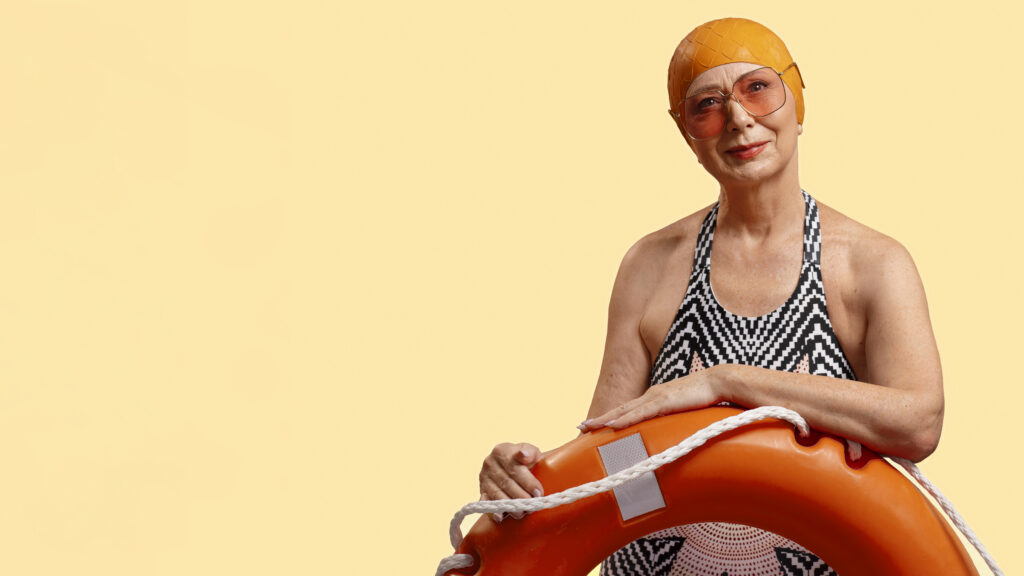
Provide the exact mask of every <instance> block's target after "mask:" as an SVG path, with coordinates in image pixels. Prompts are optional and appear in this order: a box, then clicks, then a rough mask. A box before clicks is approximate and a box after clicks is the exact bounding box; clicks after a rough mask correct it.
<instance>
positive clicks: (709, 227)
mask: <svg viewBox="0 0 1024 576" xmlns="http://www.w3.org/2000/svg"><path fill="white" fill-rule="evenodd" d="M800 192H801V193H802V194H803V195H804V264H812V265H814V266H820V265H821V221H820V220H819V219H818V203H817V202H815V201H814V198H811V195H810V194H808V193H807V192H805V191H803V190H801V191H800ZM717 222H718V203H715V206H714V207H713V208H712V209H711V211H710V212H708V215H707V216H705V217H704V222H703V223H701V225H700V233H699V234H698V235H697V248H696V250H695V251H694V253H693V272H692V273H691V275H693V274H697V273H698V272H700V271H703V270H706V269H707V268H709V267H710V266H711V243H712V241H713V240H714V239H715V224H716V223H717Z"/></svg>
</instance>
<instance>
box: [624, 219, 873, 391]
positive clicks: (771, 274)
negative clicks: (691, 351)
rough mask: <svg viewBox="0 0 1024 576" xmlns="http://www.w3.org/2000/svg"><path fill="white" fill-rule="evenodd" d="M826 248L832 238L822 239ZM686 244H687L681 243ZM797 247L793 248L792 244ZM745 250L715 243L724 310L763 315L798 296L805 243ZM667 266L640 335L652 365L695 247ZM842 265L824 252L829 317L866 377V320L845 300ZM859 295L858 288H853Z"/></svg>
mask: <svg viewBox="0 0 1024 576" xmlns="http://www.w3.org/2000/svg"><path fill="white" fill-rule="evenodd" d="M823 241H824V243H826V244H827V238H823ZM681 244H682V243H681ZM790 244H792V243H790ZM765 248H766V249H763V250H750V249H740V247H738V246H733V245H730V243H729V242H728V241H723V242H719V241H718V240H717V239H716V242H715V244H714V246H713V248H712V253H711V266H710V286H711V289H712V295H711V297H713V298H714V300H715V301H716V302H717V303H718V304H719V305H720V306H721V307H722V308H724V309H725V310H727V311H729V312H730V313H732V314H735V315H738V316H748V317H756V316H764V315H766V314H769V313H771V312H772V311H774V310H776V309H778V308H780V307H782V306H783V305H784V304H785V303H786V302H787V300H789V299H790V298H791V297H794V291H796V290H797V288H798V285H799V284H800V282H801V268H802V264H803V254H802V251H801V248H800V239H799V238H797V239H796V244H795V246H792V245H791V246H789V247H783V246H778V247H774V246H773V247H765ZM674 252H675V253H674V254H673V255H672V257H671V261H668V262H666V263H665V266H664V273H663V274H662V276H661V278H660V279H659V281H658V282H657V283H656V284H655V285H653V286H651V287H650V290H651V292H650V295H649V298H648V300H647V304H646V307H645V310H644V314H643V316H642V320H641V323H640V327H639V331H640V334H641V338H642V339H643V342H644V346H645V348H646V350H647V353H648V357H649V358H650V361H651V362H652V364H653V362H654V360H655V359H656V357H657V356H658V353H659V351H660V350H661V348H662V345H663V344H664V342H665V338H666V336H667V334H668V332H669V330H670V328H671V326H672V323H673V321H674V320H675V318H676V314H677V312H678V311H679V307H680V304H681V303H682V301H683V297H684V294H685V293H686V290H687V287H688V284H689V279H690V276H691V272H692V266H693V255H694V246H693V245H690V246H683V245H680V246H678V247H677V249H676V250H675V251H674ZM843 269H844V268H843V261H842V258H841V257H837V255H836V254H835V253H828V252H826V251H825V249H823V251H822V263H821V280H822V284H823V287H824V292H825V298H826V302H827V314H828V317H829V320H830V322H831V325H832V329H833V331H834V332H835V334H836V338H837V339H838V341H839V343H840V345H841V346H842V349H843V351H844V352H845V354H846V356H847V358H848V359H849V361H850V364H851V366H852V368H853V369H854V371H855V372H856V373H858V374H863V373H864V370H865V368H866V365H865V360H864V333H865V331H866V321H865V319H864V318H863V317H861V316H862V315H858V314H857V313H856V312H855V308H854V307H851V306H848V305H847V301H846V300H845V299H844V298H843V296H844V290H845V289H849V288H850V287H849V286H844V283H848V282H850V279H848V278H845V277H844V274H843ZM854 291H855V287H854Z"/></svg>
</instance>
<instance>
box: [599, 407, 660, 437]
mask: <svg viewBox="0 0 1024 576" xmlns="http://www.w3.org/2000/svg"><path fill="white" fill-rule="evenodd" d="M660 415H661V404H660V403H659V402H653V401H652V402H645V403H643V404H640V405H639V406H636V407H634V408H633V409H632V410H630V411H628V412H626V413H625V414H623V415H621V416H619V417H618V418H616V419H615V421H614V422H609V423H608V427H609V428H614V429H616V430H621V429H623V428H626V427H629V426H632V425H633V424H636V423H637V422H643V421H644V420H650V419H651V418H655V417H657V416H660Z"/></svg>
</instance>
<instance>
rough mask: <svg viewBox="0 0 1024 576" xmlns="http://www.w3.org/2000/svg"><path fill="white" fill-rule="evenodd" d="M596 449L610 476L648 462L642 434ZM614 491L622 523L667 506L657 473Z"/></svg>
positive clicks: (632, 481)
mask: <svg viewBox="0 0 1024 576" xmlns="http://www.w3.org/2000/svg"><path fill="white" fill-rule="evenodd" d="M597 450H598V452H600V453H601V460H602V461H603V462H604V469H605V473H606V474H607V475H609V476H611V475H612V474H615V473H616V472H621V471H622V470H625V469H626V468H629V467H630V466H632V465H633V464H636V463H637V462H642V461H644V460H646V459H647V448H646V447H645V446H644V440H643V438H641V437H640V434H639V433H636V434H633V435H632V436H626V437H625V438H622V439H620V440H616V441H615V442H612V443H610V444H605V445H604V446H600V447H598V449H597ZM613 492H614V493H615V501H616V502H618V504H619V513H621V514H622V520H623V521H626V520H629V519H630V518H636V517H637V516H640V515H642V514H647V513H648V512H651V511H653V510H657V509H659V508H664V507H665V498H664V497H663V496H662V495H661V486H658V479H657V478H655V476H654V472H646V473H644V474H643V475H642V476H638V477H636V478H634V479H632V480H630V481H629V482H626V483H625V484H623V485H622V486H619V487H618V488H615V489H613Z"/></svg>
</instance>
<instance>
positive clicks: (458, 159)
mask: <svg viewBox="0 0 1024 576" xmlns="http://www.w3.org/2000/svg"><path fill="white" fill-rule="evenodd" d="M967 5H969V6H971V7H972V8H966V7H961V8H955V9H948V10H947V9H941V8H937V7H935V5H934V4H931V3H924V2H921V3H916V4H915V5H913V6H906V7H905V6H904V3H898V2H893V1H891V0H888V1H878V2H861V3H856V4H854V3H851V4H847V5H843V6H838V5H834V4H833V3H827V2H822V3H815V4H811V3H807V4H806V5H805V6H802V7H799V8H798V7H797V6H796V5H795V4H789V3H781V2H763V1H761V2H752V1H750V2H748V1H732V2H728V3H717V4H716V3H711V4H708V3H693V2H682V1H679V2H651V3H637V4H635V5H627V4H626V3H624V2H622V3H607V2H570V3H560V2H554V3H549V2H526V3H522V2H520V3H508V2H503V3H490V2H469V1H466V2H443V3H428V2H414V1H411V0H405V1H402V2H382V3H375V4H370V3H367V4H359V5H350V4H346V3H337V2H314V1H291V2H284V1H280V2H276V3H268V2H242V1H236V2H227V1H221V0H216V1H189V2H183V1H174V2H171V1H168V2H131V1H121V2H112V1H95V2H91V1H70V0H53V1H16V0H6V1H5V2H4V3H3V4H2V6H0V270H2V282H0V573H2V574H11V575H37V574H38V575H43V574H45V575H57V574H61V575H63V574H104V575H176V576H177V575H181V574H204V575H205V574H211V575H212V574H217V575H219V574H248V575H263V574H266V575H271V574H275V575H276V574H325V575H326V574H357V573H358V574H371V573H372V574H410V575H411V574H430V573H432V572H433V570H434V568H435V566H436V563H437V561H438V560H439V559H440V557H442V556H443V555H446V554H448V553H449V552H450V549H449V546H448V538H447V526H448V520H449V519H450V517H451V515H452V513H454V511H455V510H456V509H457V508H458V507H459V506H461V505H462V504H463V503H465V502H467V501H469V500H471V499H474V498H475V496H476V494H477V491H476V483H475V480H476V473H477V470H478V467H479V461H480V460H481V458H482V457H483V456H484V454H486V452H487V451H488V450H489V448H490V446H491V445H493V444H494V443H496V442H499V441H502V440H531V441H533V442H535V443H537V444H539V445H540V446H542V447H544V448H551V447H554V446H557V445H559V444H561V443H563V442H565V441H567V440H569V439H570V438H572V437H573V436H574V435H575V429H574V426H575V425H576V423H578V422H579V420H580V419H581V418H582V417H583V415H584V413H585V411H586V408H587V405H588V403H589V399H590V395H591V391H592V388H593V384H594V381H595V378H596V374H597V371H598V367H599V362H600V357H601V351H602V345H603V339H604V324H605V312H606V306H607V300H608V296H609V293H610V288H611V283H612V279H613V277H614V274H615V271H616V269H617V266H618V263H619V260H620V258H621V257H622V254H623V253H624V252H625V251H626V249H627V248H628V247H629V246H630V245H631V244H632V243H633V242H634V241H635V240H636V239H637V238H639V237H640V236H641V235H643V234H644V233H646V232H649V231H651V230H654V229H656V228H659V227H661V226H663V225H665V224H667V223H669V222H671V221H673V220H675V219H677V218H679V217H682V216H684V215H686V214H689V213H690V212H692V211H694V210H696V209H698V208H699V207H701V206H703V205H706V204H709V203H711V202H712V201H714V199H715V198H716V187H715V184H714V182H713V181H712V180H711V179H710V178H709V177H708V176H706V175H705V174H704V173H703V172H702V171H701V170H700V168H699V166H698V165H697V164H696V163H695V162H694V159H693V157H692V155H691V154H690V152H689V150H688V149H687V148H686V146H685V144H684V143H683V141H682V139H681V138H680V137H679V135H678V134H677V133H676V131H675V128H674V126H673V125H672V123H671V122H670V120H669V118H668V116H667V114H666V113H665V109H666V102H665V91H664V77H665V70H666V65H667V62H668V58H669V56H670V54H671V52H672V50H673V48H674V47H675V45H676V43H677V42H678V41H679V39H680V38H681V37H682V36H683V35H684V34H685V33H686V32H687V31H688V30H689V29H690V28H692V27H693V26H694V25H696V24H698V23H700V22H703V21H705V20H708V19H710V18H714V17H719V16H725V15H744V16H748V17H752V18H754V19H757V20H760V21H763V22H764V23H765V24H767V25H768V26H770V27H772V28H773V29H775V30H776V31H777V32H778V33H779V34H780V35H781V36H782V37H783V38H785V39H786V41H787V43H788V44H789V47H790V49H791V51H792V52H793V54H794V55H795V57H796V59H797V60H798V61H799V63H800V68H801V70H802V71H803V74H804V78H805V79H806V82H807V86H808V88H807V91H806V98H807V118H806V131H805V134H804V136H803V137H802V142H801V164H802V167H803V168H802V180H801V181H802V184H803V186H804V187H805V188H807V189H808V190H809V191H810V192H811V193H813V194H814V195H815V196H817V198H819V199H820V200H821V201H823V202H825V203H827V204H830V205H832V206H834V207H836V208H838V209H839V210H841V211H843V212H845V213H847V214H849V215H851V216H852V217H854V218H856V219H858V220H860V221H862V222H865V223H867V224H868V225H870V226H872V227H874V228H877V229H879V230H882V231H884V232H886V233H888V234H891V235H892V236H894V237H896V238H898V239H899V240H901V241H902V242H903V243H904V244H906V246H907V247H908V248H909V249H910V250H911V252H912V253H913V254H914V256H915V258H916V261H917V263H918V266H919V268H920V271H921V275H922V277H923V278H924V281H925V284H926V287H927V290H928V294H929V298H930V303H931V310H932V317H933V320H934V324H935V330H936V333H937V336H938V340H939V345H940V348H941V351H942V357H943V362H944V368H945V375H946V390H947V404H948V409H947V416H946V426H945V431H944V437H943V441H942V444H941V446H940V448H939V450H938V452H936V454H935V455H934V456H932V457H931V458H929V459H928V460H927V461H926V462H925V464H924V465H923V469H924V470H925V472H926V473H928V474H929V475H930V476H931V478H932V479H933V480H934V481H935V482H936V483H937V484H938V485H939V486H940V487H941V488H942V489H943V490H944V491H945V493H946V494H947V495H948V496H950V497H951V498H952V500H953V501H954V502H956V504H957V505H958V506H959V508H960V509H961V510H962V512H963V513H964V515H965V516H966V518H967V519H968V521H969V522H971V524H972V525H973V526H974V527H975V529H976V530H977V532H978V534H979V535H980V536H981V537H982V539H983V540H984V541H985V542H986V543H987V544H988V546H989V548H990V549H991V551H992V552H993V553H994V554H995V556H996V557H997V559H998V560H1000V561H1001V563H1002V565H1003V568H1004V569H1005V571H1006V572H1007V573H1011V574H1012V573H1017V572H1020V571H1022V570H1024V552H1022V549H1021V547H1020V544H1019V538H1020V530H1019V529H1017V528H1016V526H1017V525H1018V523H1019V517H1020V515H1021V514H1022V513H1024V505H1022V502H1021V497H1020V491H1019V488H1018V487H1019V484H1020V478H1019V477H1017V475H1018V472H1019V464H1018V461H1019V459H1018V454H1019V438H1020V421H1021V419H1022V418H1021V416H1020V415H1019V409H1020V407H1021V400H1022V396H1024V393H1022V392H1021V388H1022V385H1024V377H1022V376H1021V371H1022V366H1021V359H1022V351H1021V338H1020V330H1021V326H1024V312H1022V310H1021V303H1020V297H1019V295H1018V294H1019V292H1020V281H1021V273H1020V270H1019V265H1020V260H1021V259H1020V256H1019V250H1020V245H1021V240H1020V239H1021V231H1020V225H1019V223H1018V222H1019V219H1020V212H1021V209H1022V208H1024V201H1022V200H1021V184H1020V166H1021V162H1022V160H1021V145H1020V139H1021V135H1022V134H1024V113H1022V110H1021V106H1020V103H1019V101H1018V100H1019V98H1017V95H1018V94H1020V92H1021V87H1022V82H1021V79H1020V78H1021V77H1020V72H1019V64H1018V63H1017V62H1016V61H1011V60H1012V57H1011V55H1012V54H1015V53H1017V52H1018V50H1019V38H1020V28H1019V21H1020V19H1019V18H1020V14H1019V13H1009V12H1007V9H1005V8H1003V7H1002V6H1003V5H1004V4H1003V3H1002V2H996V1H994V0H982V1H977V2H971V3H969V4H967ZM467 527H468V523H467Z"/></svg>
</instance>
